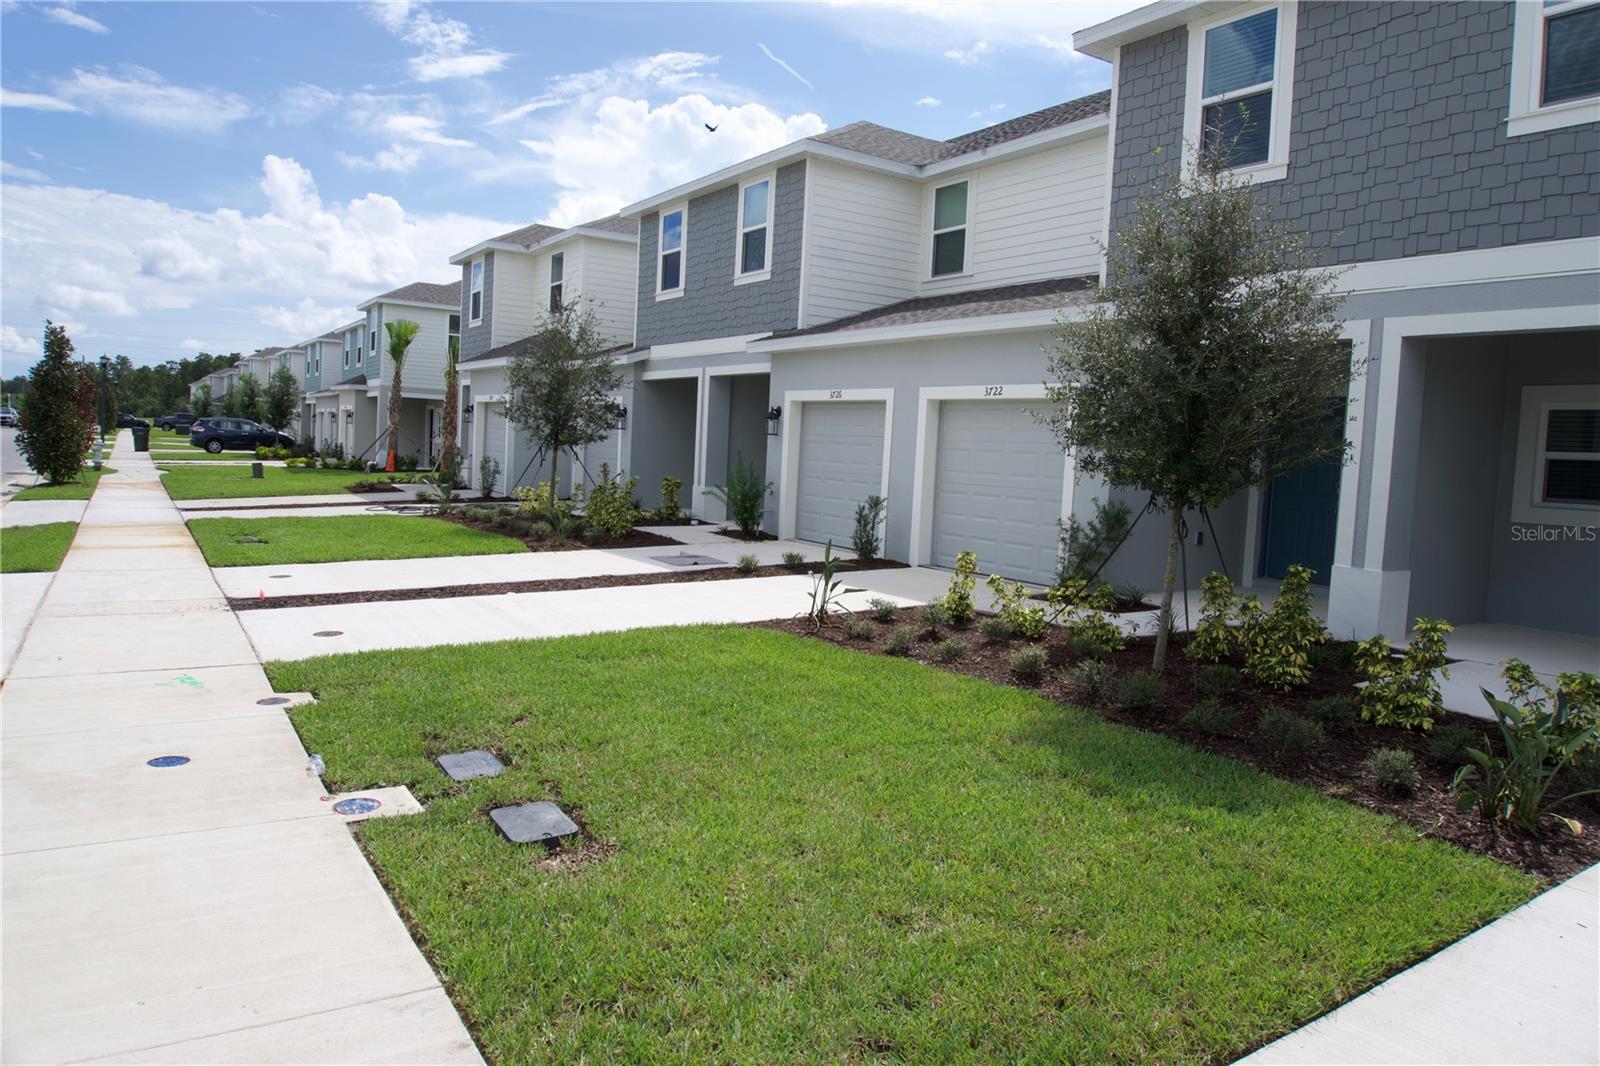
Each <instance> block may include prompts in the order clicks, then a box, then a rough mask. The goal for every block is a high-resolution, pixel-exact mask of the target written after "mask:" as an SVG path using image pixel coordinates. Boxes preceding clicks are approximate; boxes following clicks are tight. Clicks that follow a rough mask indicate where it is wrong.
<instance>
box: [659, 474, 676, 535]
mask: <svg viewBox="0 0 1600 1066" xmlns="http://www.w3.org/2000/svg"><path fill="white" fill-rule="evenodd" d="M682 493H683V479H682V478H675V477H673V476H671V475H670V474H667V475H663V476H662V478H661V506H660V507H658V508H656V514H655V517H656V521H658V522H661V523H662V524H664V525H676V524H677V523H679V522H681V521H683V505H682V504H681V503H680V502H679V501H680V498H681V496H682Z"/></svg>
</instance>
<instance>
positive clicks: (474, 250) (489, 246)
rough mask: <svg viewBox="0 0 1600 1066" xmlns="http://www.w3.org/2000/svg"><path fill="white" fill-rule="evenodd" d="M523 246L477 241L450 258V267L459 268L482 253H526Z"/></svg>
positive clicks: (526, 249)
mask: <svg viewBox="0 0 1600 1066" xmlns="http://www.w3.org/2000/svg"><path fill="white" fill-rule="evenodd" d="M528 250H529V249H528V246H527V245H525V244H512V243H511V242H510V241H479V242H478V243H477V244H474V245H473V246H472V247H471V248H468V249H467V250H466V251H464V252H457V253H456V254H455V255H452V256H451V257H450V265H451V266H460V265H461V264H462V263H465V262H466V261H467V260H468V259H472V258H475V257H477V256H479V255H482V254H483V253H484V252H526V251H528Z"/></svg>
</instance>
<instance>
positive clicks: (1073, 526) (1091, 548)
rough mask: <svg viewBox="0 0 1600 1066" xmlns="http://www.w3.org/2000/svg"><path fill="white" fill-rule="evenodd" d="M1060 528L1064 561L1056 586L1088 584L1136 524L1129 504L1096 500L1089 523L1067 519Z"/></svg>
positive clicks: (1062, 560) (1058, 573) (1058, 567)
mask: <svg viewBox="0 0 1600 1066" xmlns="http://www.w3.org/2000/svg"><path fill="white" fill-rule="evenodd" d="M1057 525H1058V526H1060V529H1061V561H1060V563H1059V564H1058V565H1057V569H1056V584H1058V585H1066V584H1068V583H1070V582H1074V581H1078V582H1086V581H1090V580H1092V579H1093V577H1094V575H1095V574H1096V573H1097V572H1098V571H1099V570H1100V568H1101V567H1102V566H1104V565H1105V564H1106V561H1107V560H1108V559H1110V558H1111V553H1112V552H1113V551H1115V550H1116V548H1117V546H1118V545H1119V544H1120V543H1121V542H1122V541H1123V540H1124V539H1125V538H1126V537H1127V535H1128V531H1129V529H1130V528H1131V527H1132V525H1133V510H1132V508H1130V507H1129V506H1128V505H1127V504H1125V503H1122V502H1121V501H1118V502H1116V503H1101V502H1100V501H1099V500H1096V501H1094V517H1093V518H1091V519H1089V521H1087V522H1080V521H1078V519H1077V518H1068V519H1067V521H1066V524H1065V525H1061V524H1060V523H1057Z"/></svg>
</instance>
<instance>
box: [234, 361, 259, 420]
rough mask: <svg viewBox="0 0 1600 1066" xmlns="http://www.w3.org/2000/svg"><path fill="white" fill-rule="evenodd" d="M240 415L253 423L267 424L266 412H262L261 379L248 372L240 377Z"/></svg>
mask: <svg viewBox="0 0 1600 1066" xmlns="http://www.w3.org/2000/svg"><path fill="white" fill-rule="evenodd" d="M238 392H239V415H238V417H240V418H248V419H249V420H250V421H252V422H260V423H262V424H265V423H266V412H265V411H263V410H262V403H261V401H262V393H261V379H260V378H258V377H256V376H255V375H254V374H252V373H250V372H249V371H248V370H247V371H245V372H244V373H243V374H240V375H239V389H238Z"/></svg>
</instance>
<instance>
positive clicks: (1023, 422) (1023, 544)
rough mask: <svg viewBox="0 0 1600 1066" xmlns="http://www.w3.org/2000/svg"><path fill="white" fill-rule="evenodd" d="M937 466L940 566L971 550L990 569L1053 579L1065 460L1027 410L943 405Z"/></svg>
mask: <svg viewBox="0 0 1600 1066" xmlns="http://www.w3.org/2000/svg"><path fill="white" fill-rule="evenodd" d="M935 462H936V473H935V486H934V517H933V561H934V563H935V564H937V565H939V566H954V565H955V557H956V554H957V553H958V552H962V551H972V552H976V553H977V556H978V566H979V569H981V570H983V571H986V572H998V573H1001V574H1005V575H1006V576H1007V577H1012V578H1017V579H1019V580H1023V581H1032V582H1037V583H1041V584H1044V583H1049V582H1050V581H1052V580H1053V578H1054V574H1055V565H1056V545H1057V543H1058V539H1059V533H1058V529H1057V525H1056V523H1057V522H1058V521H1059V520H1060V518H1061V492H1062V472H1063V462H1064V460H1063V458H1062V454H1061V450H1060V448H1059V447H1057V445H1056V441H1055V436H1054V434H1052V433H1051V432H1050V430H1049V429H1048V428H1047V427H1044V426H1041V425H1039V424H1038V423H1037V422H1035V421H1034V419H1033V416H1032V415H1031V414H1029V413H1028V410H1027V406H1026V405H1025V404H1020V403H1010V402H994V401H982V402H970V403H968V402H950V403H945V404H942V405H941V406H940V410H939V442H938V449H937V456H936V460H935Z"/></svg>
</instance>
